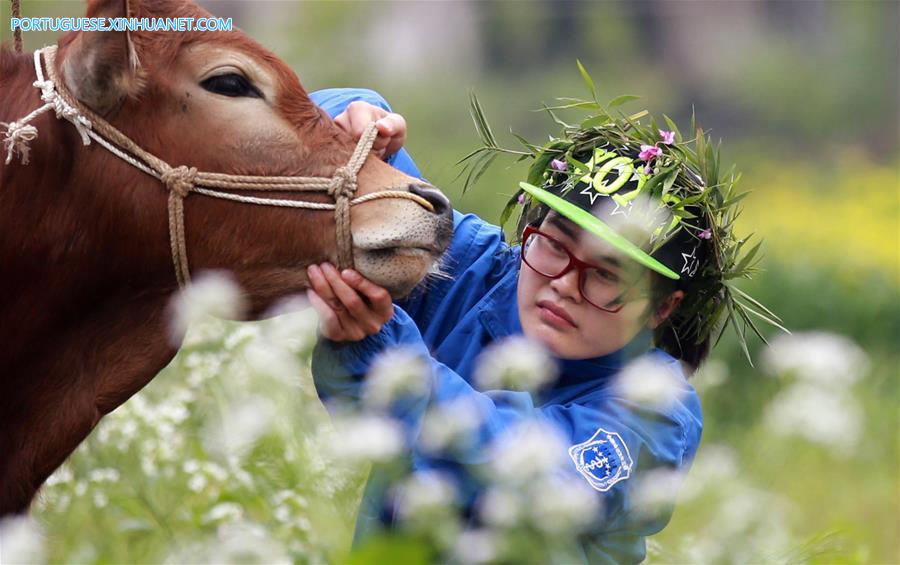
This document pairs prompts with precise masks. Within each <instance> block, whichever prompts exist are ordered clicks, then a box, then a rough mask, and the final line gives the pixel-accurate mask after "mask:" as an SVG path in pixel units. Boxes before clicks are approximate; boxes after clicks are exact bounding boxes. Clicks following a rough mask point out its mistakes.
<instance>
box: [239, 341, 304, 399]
mask: <svg viewBox="0 0 900 565" xmlns="http://www.w3.org/2000/svg"><path fill="white" fill-rule="evenodd" d="M244 359H245V361H246V362H247V365H248V366H249V367H250V368H251V369H252V370H253V371H255V372H257V373H261V374H264V375H268V376H271V377H275V378H276V379H278V380H279V381H281V382H282V383H285V384H288V385H291V386H297V387H299V386H300V384H301V378H300V377H301V375H302V374H303V368H302V366H301V365H300V362H299V360H298V359H297V356H296V355H295V354H293V353H291V352H290V351H288V350H287V349H284V348H283V347H280V346H278V345H275V344H273V343H269V342H266V341H264V340H262V341H259V342H255V343H251V344H250V345H248V346H247V347H246V348H245V349H244Z"/></svg>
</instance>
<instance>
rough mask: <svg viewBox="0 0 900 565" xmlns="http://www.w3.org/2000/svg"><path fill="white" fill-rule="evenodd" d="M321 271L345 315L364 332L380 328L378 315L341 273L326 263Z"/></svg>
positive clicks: (368, 332)
mask: <svg viewBox="0 0 900 565" xmlns="http://www.w3.org/2000/svg"><path fill="white" fill-rule="evenodd" d="M322 272H323V273H325V278H326V279H327V280H328V283H329V284H330V285H331V288H332V290H333V291H334V294H335V296H336V297H337V298H338V300H340V301H341V304H342V305H343V306H344V308H346V311H347V316H348V317H350V318H352V320H353V322H354V323H355V325H357V326H358V327H360V328H362V329H363V331H365V332H366V334H372V333H377V332H378V331H379V330H380V329H381V325H382V324H383V322H380V321H379V315H378V313H377V312H376V311H375V310H374V309H373V307H372V306H371V305H370V304H369V303H367V302H366V301H365V300H364V299H363V296H361V295H360V293H359V292H357V291H356V289H355V288H353V287H351V286H350V285H349V284H347V283H346V282H345V281H344V279H343V278H342V277H341V274H340V273H339V272H338V270H337V269H335V268H334V267H333V266H332V265H329V264H327V263H326V264H325V265H324V266H323V267H322ZM338 315H340V312H338ZM341 321H342V322H343V321H344V320H343V319H342V320H341ZM345 325H346V324H345Z"/></svg>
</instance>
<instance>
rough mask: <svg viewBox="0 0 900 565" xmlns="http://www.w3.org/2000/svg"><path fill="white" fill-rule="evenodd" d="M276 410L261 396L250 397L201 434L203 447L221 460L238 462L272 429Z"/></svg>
mask: <svg viewBox="0 0 900 565" xmlns="http://www.w3.org/2000/svg"><path fill="white" fill-rule="evenodd" d="M274 413H275V407H274V405H273V403H272V401H271V400H269V399H268V398H265V397H262V396H250V397H248V398H243V399H241V400H240V401H233V402H232V403H231V404H229V405H228V406H227V407H226V408H225V410H224V411H223V413H222V415H221V417H220V418H218V419H214V420H213V421H212V422H211V424H210V425H209V426H208V427H207V428H206V429H205V430H204V444H205V445H206V447H207V449H209V450H210V452H212V453H216V454H218V455H219V456H220V457H224V458H229V457H231V458H237V459H241V458H242V457H243V456H244V455H245V454H246V453H247V452H248V451H249V450H250V448H251V447H253V444H255V443H256V442H257V441H258V440H259V439H260V438H261V437H262V436H263V435H265V434H267V433H268V432H269V431H270V429H271V427H272V417H273V415H274Z"/></svg>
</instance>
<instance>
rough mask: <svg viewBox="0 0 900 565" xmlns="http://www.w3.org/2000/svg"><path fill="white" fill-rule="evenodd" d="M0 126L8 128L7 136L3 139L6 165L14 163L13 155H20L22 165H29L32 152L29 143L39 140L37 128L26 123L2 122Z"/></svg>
mask: <svg viewBox="0 0 900 565" xmlns="http://www.w3.org/2000/svg"><path fill="white" fill-rule="evenodd" d="M0 126H6V136H5V137H4V138H3V143H4V145H5V146H6V164H7V165H9V164H10V163H11V162H12V158H13V154H14V153H18V154H19V155H20V156H21V157H20V159H21V162H22V164H23V165H27V164H28V160H29V159H28V154H29V153H30V152H31V148H30V147H28V142H30V141H34V140H35V139H36V138H37V135H38V130H37V128H36V127H34V126H32V125H29V124H26V123H25V122H24V121H18V122H11V123H6V122H0Z"/></svg>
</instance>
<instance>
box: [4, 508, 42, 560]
mask: <svg viewBox="0 0 900 565" xmlns="http://www.w3.org/2000/svg"><path fill="white" fill-rule="evenodd" d="M0 562H2V563H4V564H7V563H9V564H14V563H43V562H44V540H43V536H42V534H41V529H40V527H39V526H38V524H37V522H35V521H34V520H33V519H32V518H30V517H22V518H4V519H3V520H0Z"/></svg>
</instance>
